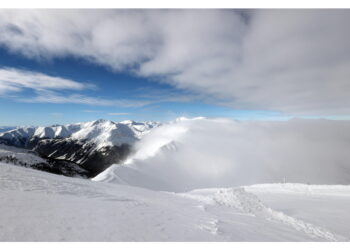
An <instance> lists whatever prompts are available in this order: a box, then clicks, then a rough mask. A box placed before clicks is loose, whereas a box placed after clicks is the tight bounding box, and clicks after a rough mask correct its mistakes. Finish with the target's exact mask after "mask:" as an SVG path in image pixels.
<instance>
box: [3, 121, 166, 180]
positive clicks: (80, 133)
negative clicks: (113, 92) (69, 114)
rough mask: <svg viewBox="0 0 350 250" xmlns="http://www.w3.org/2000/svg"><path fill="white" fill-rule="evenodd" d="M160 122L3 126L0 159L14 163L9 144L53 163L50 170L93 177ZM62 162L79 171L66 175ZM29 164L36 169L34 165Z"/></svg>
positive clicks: (128, 150) (122, 157)
mask: <svg viewBox="0 0 350 250" xmlns="http://www.w3.org/2000/svg"><path fill="white" fill-rule="evenodd" d="M159 125H160V123H158V122H135V121H130V120H127V121H122V122H112V121H109V120H103V119H100V120H95V121H91V122H82V123H75V124H68V125H53V126H47V127H17V128H13V129H12V128H11V127H8V129H7V130H6V128H4V127H3V132H2V133H0V144H3V147H4V145H6V146H7V148H6V149H5V150H4V148H3V147H2V151H1V152H2V158H0V160H3V161H4V160H6V161H11V162H13V159H16V157H18V155H17V156H16V155H13V154H12V155H11V154H10V152H12V150H9V147H16V148H21V149H23V150H25V152H24V151H22V152H21V153H22V154H28V155H33V154H34V155H36V157H40V158H42V159H43V161H42V162H44V161H45V162H48V163H49V165H52V167H53V166H56V170H55V171H49V172H54V173H58V174H63V175H69V176H71V175H72V174H73V175H75V174H77V175H81V174H82V173H84V174H83V176H84V177H93V176H95V175H97V174H99V173H100V172H102V171H103V170H105V169H106V168H107V167H109V166H110V165H111V164H113V163H120V162H122V161H123V160H124V159H125V158H126V157H127V156H128V155H129V154H130V153H131V151H132V146H133V145H134V143H135V142H137V141H139V140H140V139H141V137H142V136H143V135H144V134H146V133H148V132H149V131H150V130H151V129H152V128H155V127H158V126H159ZM0 131H1V130H0ZM6 152H8V153H6ZM10 156H11V157H10ZM37 163H38V162H36V163H35V164H37ZM62 164H63V165H64V166H66V165H70V166H71V165H72V164H73V166H74V167H73V168H70V169H79V171H76V173H72V171H68V172H69V174H67V171H61V170H60V169H66V167H63V166H61V165H62ZM28 166H32V167H33V168H37V165H35V166H34V164H32V165H31V164H29V165H28ZM45 169H46V170H47V169H50V167H45ZM45 169H43V170H45ZM51 170H52V169H51ZM81 170H83V171H81ZM73 172H74V171H73Z"/></svg>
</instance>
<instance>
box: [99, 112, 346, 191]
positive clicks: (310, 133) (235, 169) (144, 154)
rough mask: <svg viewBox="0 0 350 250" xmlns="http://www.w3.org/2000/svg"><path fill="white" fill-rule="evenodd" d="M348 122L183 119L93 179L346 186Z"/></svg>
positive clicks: (189, 185) (179, 185)
mask: <svg viewBox="0 0 350 250" xmlns="http://www.w3.org/2000/svg"><path fill="white" fill-rule="evenodd" d="M349 146H350V122H349V121H330V120H302V119H292V120H289V121H234V120H228V119H206V118H195V119H186V118H180V119H177V120H175V121H173V122H170V123H168V124H164V125H163V126H161V127H158V128H155V129H153V130H151V131H150V132H149V133H148V134H147V135H145V136H144V137H143V138H142V139H141V140H140V141H139V142H138V143H137V144H136V146H135V147H136V150H135V153H134V154H133V155H132V156H131V157H129V159H127V161H126V162H125V163H124V164H121V165H112V166H111V167H110V168H108V169H107V170H105V171H104V172H102V173H101V174H99V175H98V176H97V177H95V178H94V179H93V180H95V181H106V182H113V183H119V184H129V185H135V186H141V187H145V188H150V189H154V190H165V191H175V192H184V191H188V190H192V189H196V188H209V187H232V186H241V185H252V184H259V183H281V182H285V181H286V182H294V183H306V184H348V183H349V182H350V166H349V162H350V154H349V152H348V149H349Z"/></svg>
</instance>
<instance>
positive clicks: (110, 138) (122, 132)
mask: <svg viewBox="0 0 350 250" xmlns="http://www.w3.org/2000/svg"><path fill="white" fill-rule="evenodd" d="M157 126H159V123H157V122H134V121H122V122H113V121H109V120H104V119H99V120H95V121H91V122H81V123H75V124H68V125H54V126H46V127H21V128H16V129H12V130H9V131H5V132H3V133H0V139H3V140H7V141H11V142H13V144H15V145H18V146H20V145H21V144H22V143H23V140H24V139H28V138H38V139H55V138H71V139H74V140H82V141H90V142H93V143H95V144H96V145H97V147H104V146H114V145H121V144H123V143H126V144H133V143H134V142H135V141H137V140H139V139H140V138H141V137H142V135H143V134H145V133H147V132H148V131H149V130H150V129H152V128H154V127H157Z"/></svg>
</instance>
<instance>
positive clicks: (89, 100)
mask: <svg viewBox="0 0 350 250" xmlns="http://www.w3.org/2000/svg"><path fill="white" fill-rule="evenodd" d="M16 101H20V102H27V103H73V104H85V105H92V106H116V107H119V106H121V107H143V106H145V105H148V104H150V103H152V101H142V100H131V99H104V98H97V97H92V96H86V95H82V94H68V95H63V94H60V93H56V92H52V91H47V90H46V91H38V92H37V94H36V96H34V97H31V98H27V97H26V98H22V97H19V98H16Z"/></svg>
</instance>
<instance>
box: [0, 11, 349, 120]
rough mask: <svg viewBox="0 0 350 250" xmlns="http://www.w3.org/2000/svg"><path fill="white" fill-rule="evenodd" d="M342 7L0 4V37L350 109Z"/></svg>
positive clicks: (193, 81)
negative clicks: (25, 6)
mask: <svg viewBox="0 0 350 250" xmlns="http://www.w3.org/2000/svg"><path fill="white" fill-rule="evenodd" d="M349 21H350V11H349V10H2V11H1V12H0V33H1V36H0V45H2V46H4V47H6V48H7V49H9V50H10V51H13V52H14V53H21V54H23V55H24V56H27V57H30V58H36V59H38V60H40V59H41V58H57V57H65V56H76V57H81V58H85V59H86V60H89V61H91V62H95V63H97V64H101V65H105V66H106V67H108V68H110V69H112V70H115V71H127V72H130V73H133V74H136V75H139V76H143V77H150V78H155V79H158V80H159V81H161V82H165V83H168V84H171V85H173V86H176V87H178V88H181V89H185V90H190V91H195V92H196V93H198V94H200V95H203V96H210V97H211V98H210V101H211V102H215V103H216V104H220V105H226V106H229V107H233V108H241V109H242V108H243V109H259V110H272V111H279V112H285V113H288V114H302V115H337V114H341V115H346V114H349V112H350V98H348V93H349V90H350V84H349V79H350V56H349V55H350V32H349V29H348V27H347V26H348V23H349Z"/></svg>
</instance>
